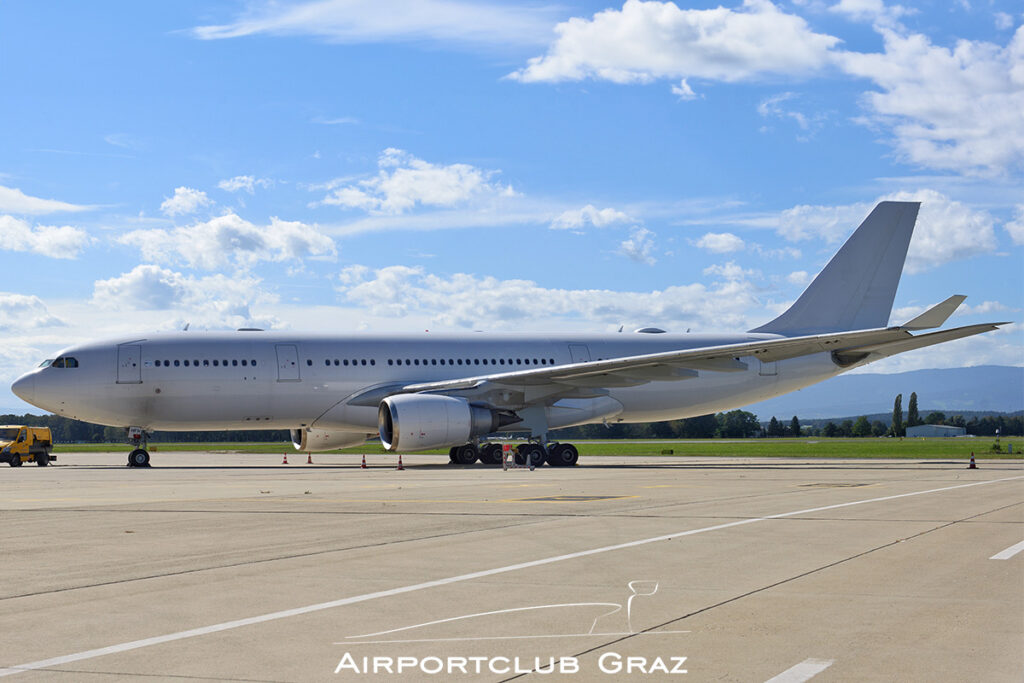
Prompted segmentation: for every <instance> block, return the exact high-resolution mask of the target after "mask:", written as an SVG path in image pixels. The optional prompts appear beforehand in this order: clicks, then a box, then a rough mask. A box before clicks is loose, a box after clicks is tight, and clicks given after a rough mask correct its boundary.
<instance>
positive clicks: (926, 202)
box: [884, 190, 996, 273]
mask: <svg viewBox="0 0 1024 683" xmlns="http://www.w3.org/2000/svg"><path fill="white" fill-rule="evenodd" d="M884 199H892V200H895V201H916V202H921V211H920V213H918V216H917V226H916V227H915V228H914V236H913V238H911V240H910V248H909V249H908V250H907V268H906V269H907V272H908V273H920V272H922V271H925V270H928V269H929V268H934V267H935V266H940V265H942V264H944V263H949V262H950V261H958V260H960V259H966V258H970V257H972V256H975V255H977V254H984V253H987V252H991V251H995V249H996V236H995V228H994V227H993V226H994V220H993V218H992V216H990V215H989V214H988V212H986V211H975V210H972V209H971V208H969V207H968V206H966V205H964V204H961V203H960V202H957V201H953V200H951V199H950V198H949V197H947V196H945V195H943V194H940V193H938V192H936V191H935V190H918V191H916V192H897V193H895V194H891V195H888V196H886V197H884Z"/></svg>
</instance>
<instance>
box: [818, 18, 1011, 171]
mask: <svg viewBox="0 0 1024 683" xmlns="http://www.w3.org/2000/svg"><path fill="white" fill-rule="evenodd" d="M878 30H879V32H880V33H881V35H882V36H883V38H884V42H885V51H884V53H870V54H862V53H854V52H845V53H842V54H841V55H839V56H838V57H837V62H838V63H839V65H840V66H841V68H843V70H844V71H846V72H847V73H849V74H852V75H855V76H861V77H864V78H868V79H870V80H871V81H873V82H874V83H875V85H877V86H878V87H879V88H880V90H879V91H874V92H869V93H866V95H865V96H864V99H863V102H864V106H865V107H866V108H867V110H868V112H869V117H868V119H867V120H868V121H869V122H871V123H876V124H881V125H882V126H885V127H887V128H891V130H892V132H893V135H894V140H893V144H894V145H895V147H896V150H897V152H898V153H899V155H900V157H902V158H903V159H905V160H906V161H909V162H911V163H914V164H918V165H920V166H925V167H928V168H935V169H948V170H954V171H958V172H989V173H993V172H1008V171H1011V170H1013V169H1016V168H1019V167H1020V166H1021V165H1022V163H1024V116H1021V114H1020V112H1021V111H1024V27H1021V28H1018V29H1017V31H1016V33H1015V34H1014V36H1013V38H1012V39H1011V40H1010V42H1009V44H1008V45H1007V46H1006V47H999V46H998V45H995V44H993V43H988V42H984V41H971V40H959V41H957V43H956V45H955V47H953V48H952V49H950V48H946V47H941V46H936V45H932V44H931V42H930V41H929V39H928V38H927V37H926V36H923V35H920V34H908V35H903V34H901V33H900V32H898V31H896V30H893V29H890V28H879V29H878Z"/></svg>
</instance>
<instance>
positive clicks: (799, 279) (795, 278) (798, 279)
mask: <svg viewBox="0 0 1024 683" xmlns="http://www.w3.org/2000/svg"><path fill="white" fill-rule="evenodd" d="M810 281H811V276H810V275H808V274H807V271H806V270H794V271H793V272H792V273H790V274H789V275H787V276H786V282H788V283H789V284H791V285H797V286H798V287H802V286H804V285H806V284H808V283H810Z"/></svg>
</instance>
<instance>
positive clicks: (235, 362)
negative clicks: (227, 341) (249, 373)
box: [174, 358, 238, 367]
mask: <svg viewBox="0 0 1024 683" xmlns="http://www.w3.org/2000/svg"><path fill="white" fill-rule="evenodd" d="M174 364H175V365H177V364H178V361H174ZM231 364H232V365H233V366H235V367H238V359H237V358H236V359H235V360H233V361H231Z"/></svg>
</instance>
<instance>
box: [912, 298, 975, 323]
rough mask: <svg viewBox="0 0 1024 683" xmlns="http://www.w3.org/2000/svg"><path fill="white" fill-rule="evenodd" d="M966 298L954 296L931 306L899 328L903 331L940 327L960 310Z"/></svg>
mask: <svg viewBox="0 0 1024 683" xmlns="http://www.w3.org/2000/svg"><path fill="white" fill-rule="evenodd" d="M966 298H967V297H966V296H964V295H963V294H954V295H953V296H951V297H949V298H948V299H946V300H945V301H943V302H942V303H941V304H936V305H935V306H932V307H931V308H929V309H928V310H927V311H925V312H924V313H922V314H921V315H919V316H917V317H916V318H914V319H913V320H911V321H909V322H906V323H903V324H902V325H900V327H902V328H903V329H904V330H931V329H933V328H936V327H942V324H943V323H944V322H946V321H947V320H949V316H951V315H953V312H954V311H955V310H956V309H958V308H960V304H962V303H963V302H964V299H966Z"/></svg>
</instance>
